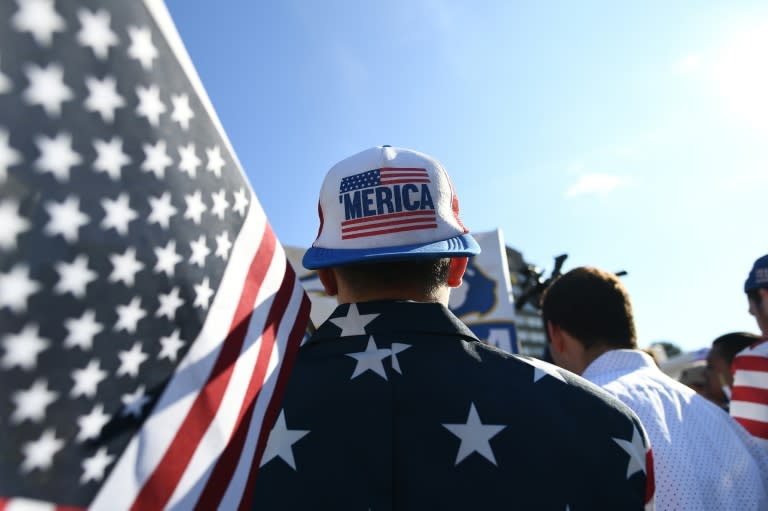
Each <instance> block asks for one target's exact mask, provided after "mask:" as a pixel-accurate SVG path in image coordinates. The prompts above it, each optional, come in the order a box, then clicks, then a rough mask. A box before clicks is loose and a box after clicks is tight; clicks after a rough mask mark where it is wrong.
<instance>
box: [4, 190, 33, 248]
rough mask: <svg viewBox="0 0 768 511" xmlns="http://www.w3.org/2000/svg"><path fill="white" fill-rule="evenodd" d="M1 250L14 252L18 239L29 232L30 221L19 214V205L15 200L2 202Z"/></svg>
mask: <svg viewBox="0 0 768 511" xmlns="http://www.w3.org/2000/svg"><path fill="white" fill-rule="evenodd" d="M0 225H2V226H3V227H2V229H0V249H5V250H8V251H12V250H14V249H15V248H16V238H18V237H19V234H21V233H23V232H26V231H28V230H29V227H30V225H31V224H30V223H29V220H27V219H26V218H24V217H23V216H21V215H20V214H19V203H18V202H16V201H15V200H13V199H7V200H2V201H0Z"/></svg>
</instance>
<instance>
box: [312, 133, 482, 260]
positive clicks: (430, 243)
mask: <svg viewBox="0 0 768 511" xmlns="http://www.w3.org/2000/svg"><path fill="white" fill-rule="evenodd" d="M319 213H320V230H319V233H318V237H317V239H316V240H315V242H314V243H313V245H312V247H310V249H309V250H308V251H307V253H306V254H305V256H304V260H303V263H304V266H305V267H307V268H310V269H313V268H322V267H327V266H334V265H339V264H348V263H355V262H364V261H365V262H372V261H380V260H393V259H411V258H426V257H430V258H434V257H453V256H472V255H476V254H478V253H479V252H480V247H479V246H478V245H477V243H476V242H475V240H474V239H473V238H472V237H471V236H470V235H469V234H468V233H469V230H468V229H467V228H466V227H464V225H463V224H462V223H461V220H460V219H459V201H458V197H457V196H456V192H455V190H454V188H453V184H452V183H451V180H450V178H449V177H448V174H447V173H446V171H445V169H444V168H443V166H442V165H441V164H440V162H438V161H437V160H435V159H434V158H432V157H430V156H428V155H426V154H423V153H419V152H417V151H413V150H410V149H403V148H395V147H390V146H381V147H374V148H371V149H368V150H366V151H362V152H360V153H358V154H356V155H353V156H350V157H349V158H347V159H345V160H343V161H341V162H339V163H338V164H336V165H335V166H334V167H333V168H332V169H331V170H330V171H329V172H328V174H327V176H326V178H325V181H324V183H323V187H322V189H321V192H320V202H319Z"/></svg>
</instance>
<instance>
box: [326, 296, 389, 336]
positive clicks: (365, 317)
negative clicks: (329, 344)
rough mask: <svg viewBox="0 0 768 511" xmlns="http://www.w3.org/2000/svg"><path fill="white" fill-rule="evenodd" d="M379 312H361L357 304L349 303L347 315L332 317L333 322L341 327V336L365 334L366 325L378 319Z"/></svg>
mask: <svg viewBox="0 0 768 511" xmlns="http://www.w3.org/2000/svg"><path fill="white" fill-rule="evenodd" d="M378 316H379V314H362V315H361V314H360V313H359V312H358V311H357V304H355V303H351V304H349V309H348V310H347V315H346V316H344V317H343V318H342V317H339V318H331V320H330V321H331V323H333V324H334V325H336V326H337V327H339V328H341V333H340V334H339V335H340V336H341V337H348V336H350V335H365V327H366V325H368V323H370V322H371V321H373V320H374V319H376V318H377V317H378Z"/></svg>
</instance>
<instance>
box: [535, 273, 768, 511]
mask: <svg viewBox="0 0 768 511" xmlns="http://www.w3.org/2000/svg"><path fill="white" fill-rule="evenodd" d="M541 306H542V318H543V320H544V323H545V325H546V328H547V337H548V341H549V349H550V352H551V354H552V358H553V360H554V362H555V363H556V364H557V365H559V366H561V367H563V368H565V369H568V370H570V371H572V372H574V373H576V374H579V375H581V376H583V377H584V378H586V379H587V380H589V381H591V382H593V383H595V384H597V385H599V386H601V387H603V388H604V389H605V390H607V391H608V392H610V393H612V394H613V395H615V396H616V397H617V398H618V399H620V400H621V401H623V402H624V403H625V404H626V405H628V406H629V407H630V408H631V409H632V410H633V411H634V412H635V413H636V414H637V415H638V417H640V420H641V421H642V422H643V425H644V426H645V428H646V430H647V431H648V435H649V437H650V440H651V446H652V449H653V453H654V465H655V469H656V506H657V509H660V510H676V511H681V510H691V511H706V510H731V509H732V510H738V511H749V510H756V511H757V510H766V509H768V457H767V456H766V455H765V452H764V450H763V449H761V448H760V447H759V446H758V444H757V443H756V442H755V440H754V439H753V438H752V437H751V436H750V435H749V434H748V433H747V432H746V431H745V430H744V429H743V428H742V427H741V426H740V425H739V424H738V423H736V421H734V420H733V419H732V418H731V417H730V416H729V415H728V414H727V413H726V412H725V411H723V410H721V409H720V408H718V407H717V406H716V405H714V404H713V403H711V402H710V401H708V400H706V399H705V398H703V397H702V396H700V395H698V394H697V393H696V392H695V391H694V390H692V389H690V388H689V387H686V386H685V385H683V384H681V383H680V382H678V381H675V380H673V379H672V378H670V377H668V376H667V375H665V374H664V373H663V372H661V370H660V369H659V368H658V367H657V366H656V365H655V364H654V362H653V360H652V359H651V357H649V356H648V355H647V354H645V353H643V352H642V351H640V350H638V349H637V340H636V332H635V324H634V318H633V313H632V305H631V303H630V299H629V294H628V292H627V290H626V288H625V287H624V285H623V284H622V283H621V282H620V281H619V279H618V278H617V277H616V276H615V275H614V274H612V273H609V272H605V271H602V270H599V269H597V268H591V267H580V268H576V269H574V270H571V271H569V272H568V273H566V274H565V275H563V276H562V277H560V278H559V279H557V280H556V281H555V282H554V283H553V284H552V285H551V286H550V287H549V289H547V291H546V292H545V293H544V296H543V297H542V303H541ZM681 320H682V319H681Z"/></svg>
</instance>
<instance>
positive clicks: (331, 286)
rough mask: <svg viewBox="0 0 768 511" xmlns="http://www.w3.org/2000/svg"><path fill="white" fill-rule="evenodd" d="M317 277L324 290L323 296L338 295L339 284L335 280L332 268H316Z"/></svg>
mask: <svg viewBox="0 0 768 511" xmlns="http://www.w3.org/2000/svg"><path fill="white" fill-rule="evenodd" d="M317 276H318V277H320V282H321V283H322V284H323V288H325V294H327V295H328V296H336V295H337V294H339V283H338V281H337V280H336V272H334V271H333V269H332V268H318V270H317Z"/></svg>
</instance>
